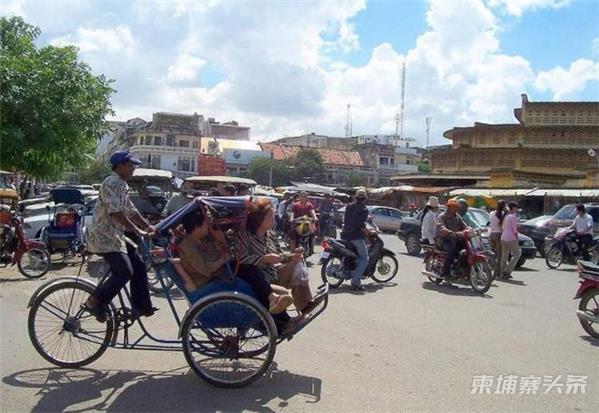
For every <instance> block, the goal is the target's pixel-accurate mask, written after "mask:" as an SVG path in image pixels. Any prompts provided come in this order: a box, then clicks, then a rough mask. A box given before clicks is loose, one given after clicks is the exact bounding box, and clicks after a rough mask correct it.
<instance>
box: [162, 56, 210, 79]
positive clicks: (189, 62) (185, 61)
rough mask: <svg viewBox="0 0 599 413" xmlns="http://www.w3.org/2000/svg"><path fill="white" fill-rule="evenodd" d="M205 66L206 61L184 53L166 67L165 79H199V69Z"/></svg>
mask: <svg viewBox="0 0 599 413" xmlns="http://www.w3.org/2000/svg"><path fill="white" fill-rule="evenodd" d="M204 66H206V61H205V60H204V59H200V58H199V57H195V56H193V55H191V54H188V53H184V54H181V55H179V56H178V57H177V60H176V61H175V62H174V63H173V64H172V65H170V66H169V67H168V72H167V74H166V79H167V81H169V82H190V81H196V80H198V79H199V73H200V70H201V69H202V68H203V67H204Z"/></svg>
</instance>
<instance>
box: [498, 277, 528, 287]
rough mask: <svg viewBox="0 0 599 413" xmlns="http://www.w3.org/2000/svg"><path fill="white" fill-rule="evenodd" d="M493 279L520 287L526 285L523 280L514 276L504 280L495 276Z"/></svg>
mask: <svg viewBox="0 0 599 413" xmlns="http://www.w3.org/2000/svg"><path fill="white" fill-rule="evenodd" d="M495 281H498V282H502V283H506V284H512V285H519V286H521V287H526V286H527V285H528V284H526V283H525V282H524V281H522V280H516V279H514V278H510V279H509V280H504V279H503V278H495Z"/></svg>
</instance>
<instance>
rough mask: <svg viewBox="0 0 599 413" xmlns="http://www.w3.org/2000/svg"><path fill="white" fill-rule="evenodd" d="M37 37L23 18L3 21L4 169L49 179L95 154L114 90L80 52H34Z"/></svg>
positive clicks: (0, 136)
mask: <svg viewBox="0 0 599 413" xmlns="http://www.w3.org/2000/svg"><path fill="white" fill-rule="evenodd" d="M39 34H40V30H39V29H38V28H37V27H34V26H31V25H29V24H27V23H26V22H25V21H24V20H23V19H22V18H20V17H11V18H5V17H2V18H0V122H1V123H0V125H1V128H0V141H1V142H0V144H1V146H0V166H1V167H2V169H9V170H16V171H20V172H24V173H26V174H28V175H32V176H35V177H39V178H51V177H56V176H59V175H60V174H61V173H63V172H64V171H67V170H69V169H72V168H77V167H80V166H83V165H84V164H85V163H86V159H87V158H88V157H89V156H91V155H93V153H94V150H95V148H96V145H97V140H98V138H99V137H100V135H101V133H102V131H103V129H104V118H105V116H106V115H108V114H111V113H112V106H111V104H110V100H109V98H110V95H111V94H112V92H113V89H112V88H111V87H110V83H111V81H109V80H107V79H106V78H105V77H104V76H103V75H100V76H94V75H93V74H92V73H91V69H90V67H89V66H88V65H86V64H85V63H83V62H81V61H79V60H78V57H77V49H76V48H74V47H53V46H46V47H43V48H40V49H38V48H36V46H35V43H34V42H35V39H36V38H37V36H39Z"/></svg>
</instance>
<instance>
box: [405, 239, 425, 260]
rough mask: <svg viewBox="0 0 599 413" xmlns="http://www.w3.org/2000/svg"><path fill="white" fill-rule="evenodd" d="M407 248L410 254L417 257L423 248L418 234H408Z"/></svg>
mask: <svg viewBox="0 0 599 413" xmlns="http://www.w3.org/2000/svg"><path fill="white" fill-rule="evenodd" d="M406 249H407V250H408V254H410V255H413V256H415V257H417V256H418V255H420V250H421V249H422V245H420V238H419V237H418V236H416V234H410V235H408V238H407V239H406Z"/></svg>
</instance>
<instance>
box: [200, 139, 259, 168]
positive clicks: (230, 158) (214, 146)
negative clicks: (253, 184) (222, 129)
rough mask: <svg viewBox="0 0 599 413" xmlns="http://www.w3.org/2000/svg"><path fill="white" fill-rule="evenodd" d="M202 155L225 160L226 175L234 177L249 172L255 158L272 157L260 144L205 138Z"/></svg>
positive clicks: (202, 144)
mask: <svg viewBox="0 0 599 413" xmlns="http://www.w3.org/2000/svg"><path fill="white" fill-rule="evenodd" d="M201 153H202V155H207V156H212V157H218V158H221V159H223V160H224V168H225V173H226V174H227V175H233V176H238V175H241V174H243V173H244V172H245V171H247V168H248V165H249V164H250V162H251V161H252V160H253V159H254V158H268V157H270V153H268V152H264V151H263V150H262V149H261V148H260V145H259V144H258V143H256V142H251V141H246V140H237V139H216V138H204V139H202V143H201Z"/></svg>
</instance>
